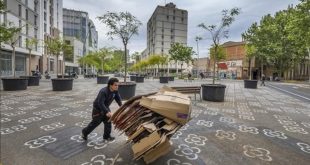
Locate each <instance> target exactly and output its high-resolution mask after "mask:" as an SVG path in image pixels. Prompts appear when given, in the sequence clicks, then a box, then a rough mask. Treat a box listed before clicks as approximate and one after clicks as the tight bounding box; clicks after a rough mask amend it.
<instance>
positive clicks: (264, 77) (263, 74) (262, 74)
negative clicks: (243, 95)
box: [260, 74, 266, 86]
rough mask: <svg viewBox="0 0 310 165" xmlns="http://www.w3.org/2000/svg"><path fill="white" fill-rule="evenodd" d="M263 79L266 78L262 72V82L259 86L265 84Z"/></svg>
mask: <svg viewBox="0 0 310 165" xmlns="http://www.w3.org/2000/svg"><path fill="white" fill-rule="evenodd" d="M265 79H266V77H265V75H264V74H262V79H261V81H262V83H261V84H260V86H262V85H264V86H265Z"/></svg>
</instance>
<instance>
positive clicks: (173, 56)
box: [169, 42, 194, 77]
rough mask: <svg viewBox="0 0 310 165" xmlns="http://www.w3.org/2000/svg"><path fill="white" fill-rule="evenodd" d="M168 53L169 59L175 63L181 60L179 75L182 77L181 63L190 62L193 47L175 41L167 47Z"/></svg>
mask: <svg viewBox="0 0 310 165" xmlns="http://www.w3.org/2000/svg"><path fill="white" fill-rule="evenodd" d="M169 54H170V60H174V61H175V63H177V62H178V61H180V62H181V77H183V74H182V68H183V64H184V63H186V64H189V63H190V62H192V60H193V59H192V55H193V54H194V51H193V48H192V47H187V46H184V45H182V44H181V43H178V42H176V43H174V44H172V45H171V48H170V49H169ZM176 69H177V68H176Z"/></svg>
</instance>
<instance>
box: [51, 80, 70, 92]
mask: <svg viewBox="0 0 310 165" xmlns="http://www.w3.org/2000/svg"><path fill="white" fill-rule="evenodd" d="M52 86H53V91H69V90H72V87H73V78H55V79H52Z"/></svg>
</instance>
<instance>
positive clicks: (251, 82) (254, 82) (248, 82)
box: [243, 80, 258, 89]
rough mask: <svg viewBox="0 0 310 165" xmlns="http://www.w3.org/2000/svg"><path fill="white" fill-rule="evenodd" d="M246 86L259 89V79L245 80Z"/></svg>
mask: <svg viewBox="0 0 310 165" xmlns="http://www.w3.org/2000/svg"><path fill="white" fill-rule="evenodd" d="M243 81H244V88H250V89H257V82H258V81H257V80H243Z"/></svg>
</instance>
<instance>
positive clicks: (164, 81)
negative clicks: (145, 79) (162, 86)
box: [159, 77, 169, 83]
mask: <svg viewBox="0 0 310 165" xmlns="http://www.w3.org/2000/svg"><path fill="white" fill-rule="evenodd" d="M168 81H169V77H159V83H168Z"/></svg>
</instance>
